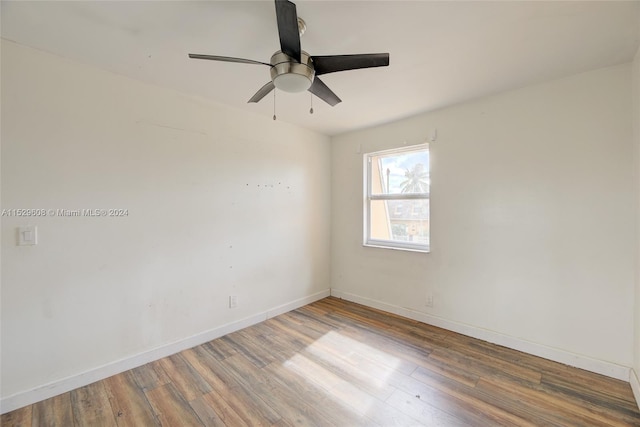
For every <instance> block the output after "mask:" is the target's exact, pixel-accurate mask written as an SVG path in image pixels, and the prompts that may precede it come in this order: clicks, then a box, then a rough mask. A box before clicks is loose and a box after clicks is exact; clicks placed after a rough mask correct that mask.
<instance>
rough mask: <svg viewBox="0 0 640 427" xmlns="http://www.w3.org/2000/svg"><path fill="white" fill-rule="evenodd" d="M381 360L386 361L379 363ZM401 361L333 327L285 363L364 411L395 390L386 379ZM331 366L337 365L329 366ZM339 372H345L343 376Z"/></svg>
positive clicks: (342, 401)
mask: <svg viewBox="0 0 640 427" xmlns="http://www.w3.org/2000/svg"><path fill="white" fill-rule="evenodd" d="M305 353H307V354H308V356H307V355H305ZM310 357H313V358H316V360H318V359H319V360H321V361H322V362H321V363H318V362H316V361H314V360H312V359H311V358H310ZM379 360H384V361H385V363H379V362H378V361H379ZM399 363H400V360H399V359H398V358H396V357H394V356H391V355H389V354H387V353H384V352H382V351H380V350H377V349H375V348H373V347H371V346H369V345H366V344H362V343H360V342H358V341H356V340H354V339H351V338H349V337H345V336H342V335H340V333H339V332H335V331H330V332H328V333H327V334H325V335H324V336H323V337H321V338H320V339H318V340H316V341H315V342H314V343H312V344H310V345H308V346H307V347H306V348H305V350H304V351H303V352H300V353H297V354H295V355H294V356H292V357H291V358H289V359H288V360H287V361H286V362H284V363H283V366H284V367H285V368H287V369H289V370H290V371H293V372H295V373H296V374H297V375H299V376H301V377H303V378H305V379H306V380H307V381H309V382H310V383H312V384H314V385H315V386H318V387H320V388H322V389H324V390H326V391H327V396H328V397H330V398H331V399H333V400H335V401H336V402H338V403H340V404H341V405H343V406H345V407H347V408H348V409H350V410H355V411H356V412H357V413H359V414H361V415H365V414H367V413H368V411H369V410H370V409H371V408H372V406H373V405H376V404H377V403H380V402H381V400H384V399H385V398H386V397H388V396H389V395H391V393H392V392H393V388H392V387H387V381H386V379H387V378H388V377H389V376H390V375H391V374H393V373H394V372H395V366H397V365H399ZM323 365H325V366H323ZM328 366H331V367H332V368H335V369H332V370H330V369H327V367H328ZM363 368H364V369H363ZM336 372H342V373H344V376H341V375H339V374H337V373H336ZM353 383H356V384H360V386H356V385H354V384H353ZM364 389H369V392H367V391H365V390H364ZM372 392H373V393H372ZM375 395H377V397H376V396H375Z"/></svg>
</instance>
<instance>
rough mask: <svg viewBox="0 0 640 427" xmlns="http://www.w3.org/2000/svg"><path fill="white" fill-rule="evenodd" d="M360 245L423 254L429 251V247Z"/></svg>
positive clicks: (380, 244) (382, 244) (378, 244)
mask: <svg viewBox="0 0 640 427" xmlns="http://www.w3.org/2000/svg"><path fill="white" fill-rule="evenodd" d="M362 246H364V247H367V248H377V249H391V250H393V251H405V252H419V253H423V254H428V253H430V252H431V248H429V247H427V248H416V247H413V248H412V247H401V246H389V245H385V244H384V243H363V244H362Z"/></svg>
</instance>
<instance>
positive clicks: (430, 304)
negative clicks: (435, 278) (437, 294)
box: [426, 294, 433, 307]
mask: <svg viewBox="0 0 640 427" xmlns="http://www.w3.org/2000/svg"><path fill="white" fill-rule="evenodd" d="M426 304H427V307H433V294H427V300H426Z"/></svg>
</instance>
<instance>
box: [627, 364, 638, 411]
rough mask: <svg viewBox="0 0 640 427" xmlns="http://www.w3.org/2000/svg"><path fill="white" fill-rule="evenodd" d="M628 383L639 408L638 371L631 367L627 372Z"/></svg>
mask: <svg viewBox="0 0 640 427" xmlns="http://www.w3.org/2000/svg"><path fill="white" fill-rule="evenodd" d="M629 384H631V390H633V396H634V397H635V398H636V403H637V404H638V408H640V379H639V378H638V372H636V371H635V370H634V369H631V370H630V372H629Z"/></svg>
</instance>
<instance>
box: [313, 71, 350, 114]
mask: <svg viewBox="0 0 640 427" xmlns="http://www.w3.org/2000/svg"><path fill="white" fill-rule="evenodd" d="M309 92H311V93H312V94H314V95H315V96H317V97H318V98H320V99H322V100H323V101H324V102H326V103H327V104H329V105H331V106H332V107H333V106H335V105H336V104H338V103H340V102H342V100H341V99H340V98H338V95H336V94H335V93H333V92H332V91H331V89H329V88H328V87H327V85H326V84H324V83H323V82H322V80H320V79H319V78H317V77H316V78H315V79H313V84H312V85H311V87H310V88H309Z"/></svg>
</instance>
